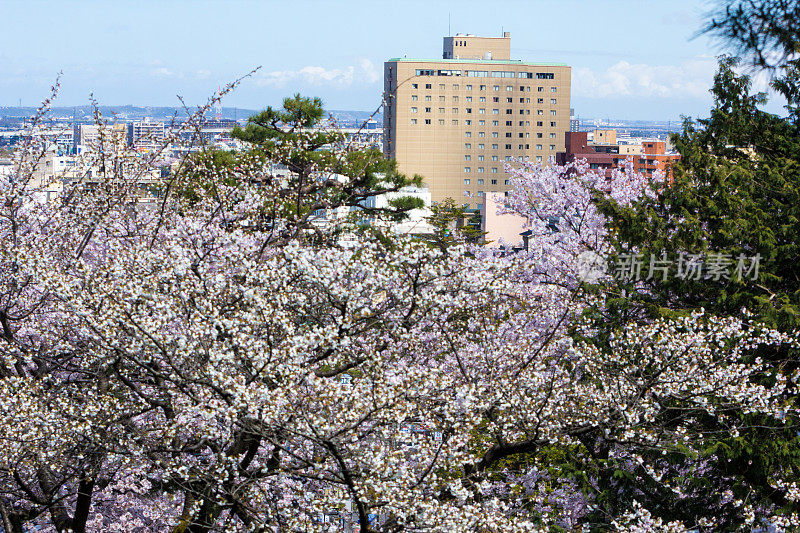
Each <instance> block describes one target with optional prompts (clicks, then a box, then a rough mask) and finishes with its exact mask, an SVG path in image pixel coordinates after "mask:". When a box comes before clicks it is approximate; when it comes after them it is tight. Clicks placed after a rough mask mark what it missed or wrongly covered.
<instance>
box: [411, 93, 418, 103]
mask: <svg viewBox="0 0 800 533" xmlns="http://www.w3.org/2000/svg"><path fill="white" fill-rule="evenodd" d="M411 101H412V102H416V101H417V95H416V94H412V95H411Z"/></svg>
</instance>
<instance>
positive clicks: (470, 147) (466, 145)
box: [464, 143, 472, 150]
mask: <svg viewBox="0 0 800 533" xmlns="http://www.w3.org/2000/svg"><path fill="white" fill-rule="evenodd" d="M464 148H465V149H466V150H471V149H472V145H471V144H470V143H464Z"/></svg>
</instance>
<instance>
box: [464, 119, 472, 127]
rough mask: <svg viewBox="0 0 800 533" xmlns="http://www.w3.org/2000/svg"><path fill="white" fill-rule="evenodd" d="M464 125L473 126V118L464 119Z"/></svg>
mask: <svg viewBox="0 0 800 533" xmlns="http://www.w3.org/2000/svg"><path fill="white" fill-rule="evenodd" d="M464 125H465V126H472V121H471V120H465V121H464Z"/></svg>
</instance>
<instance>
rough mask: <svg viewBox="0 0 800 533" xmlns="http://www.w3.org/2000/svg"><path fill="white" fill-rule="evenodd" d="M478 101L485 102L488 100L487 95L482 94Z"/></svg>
mask: <svg viewBox="0 0 800 533" xmlns="http://www.w3.org/2000/svg"><path fill="white" fill-rule="evenodd" d="M478 101H479V102H485V101H486V97H485V96H481V97H480V98H478Z"/></svg>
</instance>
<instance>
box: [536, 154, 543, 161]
mask: <svg viewBox="0 0 800 533" xmlns="http://www.w3.org/2000/svg"><path fill="white" fill-rule="evenodd" d="M536 162H537V163H541V162H542V156H540V155H537V156H536Z"/></svg>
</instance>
